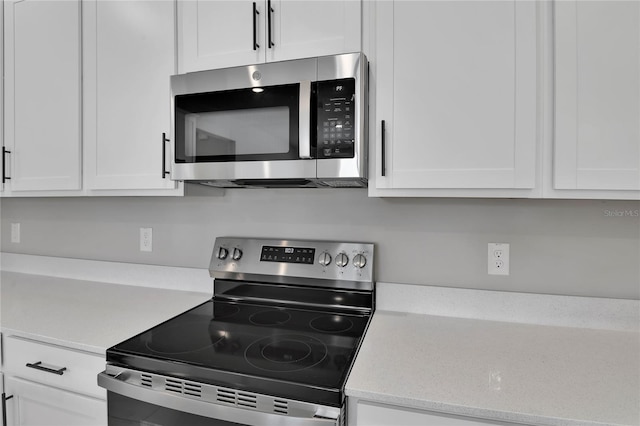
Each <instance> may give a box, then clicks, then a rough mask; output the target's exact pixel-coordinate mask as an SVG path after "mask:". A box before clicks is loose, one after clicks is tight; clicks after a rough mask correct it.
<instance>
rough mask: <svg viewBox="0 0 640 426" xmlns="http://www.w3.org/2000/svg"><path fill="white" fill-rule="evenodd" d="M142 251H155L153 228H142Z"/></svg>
mask: <svg viewBox="0 0 640 426" xmlns="http://www.w3.org/2000/svg"><path fill="white" fill-rule="evenodd" d="M140 251H153V228H140Z"/></svg>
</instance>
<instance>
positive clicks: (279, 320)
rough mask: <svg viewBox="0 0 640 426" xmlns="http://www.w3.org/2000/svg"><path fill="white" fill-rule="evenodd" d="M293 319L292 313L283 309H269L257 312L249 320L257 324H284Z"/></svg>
mask: <svg viewBox="0 0 640 426" xmlns="http://www.w3.org/2000/svg"><path fill="white" fill-rule="evenodd" d="M290 319H291V314H290V313H288V312H286V311H282V310H272V309H270V310H268V311H260V312H257V313H255V314H253V315H251V317H249V321H251V323H252V324H255V325H282V324H284V323H286V322H287V321H289V320H290Z"/></svg>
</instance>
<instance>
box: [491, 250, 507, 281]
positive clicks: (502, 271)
mask: <svg viewBox="0 0 640 426" xmlns="http://www.w3.org/2000/svg"><path fill="white" fill-rule="evenodd" d="M487 273H488V274H489V275H509V244H508V243H489V245H488V249H487Z"/></svg>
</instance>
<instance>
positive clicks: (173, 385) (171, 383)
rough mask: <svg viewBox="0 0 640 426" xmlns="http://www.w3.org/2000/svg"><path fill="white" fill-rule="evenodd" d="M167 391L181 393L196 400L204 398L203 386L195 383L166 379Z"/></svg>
mask: <svg viewBox="0 0 640 426" xmlns="http://www.w3.org/2000/svg"><path fill="white" fill-rule="evenodd" d="M164 388H165V390H167V391H169V392H174V393H181V394H183V395H188V396H193V397H196V398H201V397H202V386H200V385H199V384H197V383H193V382H185V381H182V380H176V379H168V378H167V379H165V386H164Z"/></svg>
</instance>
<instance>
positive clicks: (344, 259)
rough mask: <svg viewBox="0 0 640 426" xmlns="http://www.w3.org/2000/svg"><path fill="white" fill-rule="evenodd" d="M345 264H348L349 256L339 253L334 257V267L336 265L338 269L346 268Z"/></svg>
mask: <svg viewBox="0 0 640 426" xmlns="http://www.w3.org/2000/svg"><path fill="white" fill-rule="evenodd" d="M347 263H349V256H347V255H346V254H344V253H340V254H339V255H337V256H336V265H338V266H339V267H341V268H344V267H345V266H347Z"/></svg>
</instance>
